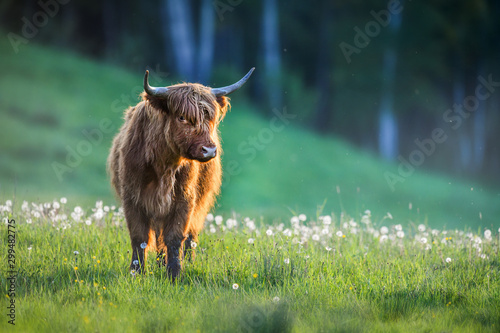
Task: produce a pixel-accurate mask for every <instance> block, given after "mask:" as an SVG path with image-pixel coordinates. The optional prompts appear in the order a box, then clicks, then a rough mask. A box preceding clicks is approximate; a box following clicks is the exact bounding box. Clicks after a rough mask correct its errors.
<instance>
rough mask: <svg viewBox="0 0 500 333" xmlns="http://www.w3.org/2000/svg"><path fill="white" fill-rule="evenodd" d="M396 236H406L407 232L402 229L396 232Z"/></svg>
mask: <svg viewBox="0 0 500 333" xmlns="http://www.w3.org/2000/svg"><path fill="white" fill-rule="evenodd" d="M396 236H398V237H399V238H404V236H405V233H404V231H401V230H400V231H398V232H397V233H396Z"/></svg>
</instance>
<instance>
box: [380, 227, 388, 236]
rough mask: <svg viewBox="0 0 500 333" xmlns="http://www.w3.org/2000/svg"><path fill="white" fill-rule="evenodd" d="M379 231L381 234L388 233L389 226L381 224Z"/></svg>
mask: <svg viewBox="0 0 500 333" xmlns="http://www.w3.org/2000/svg"><path fill="white" fill-rule="evenodd" d="M380 233H381V234H382V235H387V234H388V233H389V228H387V227H386V226H383V227H382V228H380Z"/></svg>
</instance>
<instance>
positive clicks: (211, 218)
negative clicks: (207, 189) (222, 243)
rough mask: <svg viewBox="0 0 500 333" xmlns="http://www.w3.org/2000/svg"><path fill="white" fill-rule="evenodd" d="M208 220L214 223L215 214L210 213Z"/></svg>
mask: <svg viewBox="0 0 500 333" xmlns="http://www.w3.org/2000/svg"><path fill="white" fill-rule="evenodd" d="M206 220H207V221H208V222H212V221H213V220H214V216H213V214H212V213H208V215H207V218H206Z"/></svg>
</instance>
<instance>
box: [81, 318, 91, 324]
mask: <svg viewBox="0 0 500 333" xmlns="http://www.w3.org/2000/svg"><path fill="white" fill-rule="evenodd" d="M83 321H84V322H85V324H88V323H90V319H89V317H87V316H83Z"/></svg>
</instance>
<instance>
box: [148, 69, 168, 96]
mask: <svg viewBox="0 0 500 333" xmlns="http://www.w3.org/2000/svg"><path fill="white" fill-rule="evenodd" d="M148 77H149V71H148V70H146V74H144V91H146V93H147V94H148V95H151V96H160V97H161V96H162V95H164V94H165V93H166V92H167V91H168V88H164V87H159V88H156V87H151V86H150V85H149V82H148Z"/></svg>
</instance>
